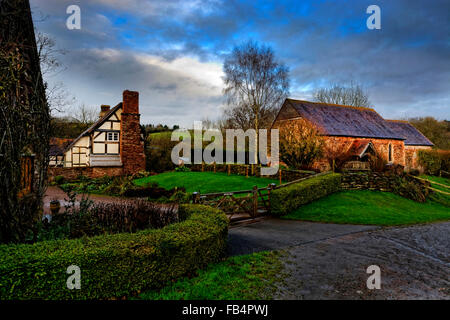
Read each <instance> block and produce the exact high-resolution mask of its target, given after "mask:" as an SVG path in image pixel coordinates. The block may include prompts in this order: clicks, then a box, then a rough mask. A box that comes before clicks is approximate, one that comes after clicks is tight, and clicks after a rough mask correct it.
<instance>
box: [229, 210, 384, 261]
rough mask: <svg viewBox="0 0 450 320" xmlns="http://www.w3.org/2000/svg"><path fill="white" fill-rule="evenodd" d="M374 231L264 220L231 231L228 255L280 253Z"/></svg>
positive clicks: (330, 225) (373, 227)
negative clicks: (270, 251) (301, 246)
mask: <svg viewBox="0 0 450 320" xmlns="http://www.w3.org/2000/svg"><path fill="white" fill-rule="evenodd" d="M377 228H378V227H375V226H358V225H345V224H331V223H315V222H304V221H296V220H283V219H266V220H263V221H261V222H257V223H252V224H247V225H243V226H239V227H235V228H231V229H230V230H229V237H228V252H229V254H230V255H237V254H246V253H253V252H258V251H263V250H275V249H284V248H287V247H292V246H297V245H301V244H306V243H310V242H313V241H318V240H324V239H328V238H333V237H338V236H343V235H346V234H352V233H355V232H361V231H367V230H374V229H377Z"/></svg>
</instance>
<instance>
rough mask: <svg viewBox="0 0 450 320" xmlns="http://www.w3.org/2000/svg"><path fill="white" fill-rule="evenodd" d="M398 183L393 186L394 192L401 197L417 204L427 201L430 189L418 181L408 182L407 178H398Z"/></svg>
mask: <svg viewBox="0 0 450 320" xmlns="http://www.w3.org/2000/svg"><path fill="white" fill-rule="evenodd" d="M396 179H397V182H396V183H395V184H394V185H393V188H392V191H393V193H395V194H398V195H399V196H402V197H404V198H407V199H411V200H414V201H417V202H425V201H427V196H428V193H429V191H428V189H427V188H426V187H425V184H422V183H421V182H419V181H417V180H407V178H406V177H400V176H397V178H396Z"/></svg>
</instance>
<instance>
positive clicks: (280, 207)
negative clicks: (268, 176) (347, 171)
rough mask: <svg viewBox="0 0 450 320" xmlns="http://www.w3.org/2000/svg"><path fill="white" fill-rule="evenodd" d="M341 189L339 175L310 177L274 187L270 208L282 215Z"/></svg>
mask: <svg viewBox="0 0 450 320" xmlns="http://www.w3.org/2000/svg"><path fill="white" fill-rule="evenodd" d="M340 189H341V175H340V174H338V173H329V174H325V175H322V176H318V177H314V178H310V179H308V180H305V181H301V182H299V183H295V184H292V185H290V186H287V187H284V188H279V189H275V190H273V191H272V193H271V194H270V210H271V213H272V214H273V215H277V216H283V215H285V214H288V213H290V212H291V211H293V210H295V209H297V208H298V207H300V206H302V205H304V204H307V203H309V202H311V201H314V200H317V199H319V198H322V197H325V196H327V195H329V194H331V193H334V192H337V191H339V190H340Z"/></svg>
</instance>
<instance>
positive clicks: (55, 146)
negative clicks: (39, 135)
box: [48, 138, 73, 156]
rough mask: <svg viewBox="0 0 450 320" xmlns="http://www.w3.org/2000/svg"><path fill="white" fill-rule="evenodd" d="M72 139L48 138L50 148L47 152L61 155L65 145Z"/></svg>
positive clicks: (52, 154) (51, 154)
mask: <svg viewBox="0 0 450 320" xmlns="http://www.w3.org/2000/svg"><path fill="white" fill-rule="evenodd" d="M72 141H73V139H65V138H50V148H49V151H48V154H49V155H50V156H61V155H63V154H64V150H65V149H66V147H67V146H68V145H69V144H70V143H72Z"/></svg>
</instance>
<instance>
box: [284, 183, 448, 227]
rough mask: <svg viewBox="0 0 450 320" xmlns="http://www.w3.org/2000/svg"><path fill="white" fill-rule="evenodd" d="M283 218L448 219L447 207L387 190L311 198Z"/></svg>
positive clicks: (356, 221) (359, 220)
mask: <svg viewBox="0 0 450 320" xmlns="http://www.w3.org/2000/svg"><path fill="white" fill-rule="evenodd" d="M283 218H284V219H293V220H307V221H318V222H330V223H348V224H369V225H382V226H393V225H404V224H413V223H426V222H432V221H439V220H450V207H448V206H445V205H443V204H441V203H437V202H435V201H432V200H428V201H427V202H425V203H419V202H415V201H412V200H409V199H406V198H403V197H400V196H398V195H395V194H393V193H390V192H381V191H369V190H360V191H359V190H352V191H342V192H338V193H335V194H332V195H330V196H328V197H325V198H322V199H320V200H317V201H314V202H312V203H310V204H307V205H305V206H303V207H301V208H299V209H297V210H296V211H294V212H292V213H290V214H288V215H286V216H284V217H283Z"/></svg>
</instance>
